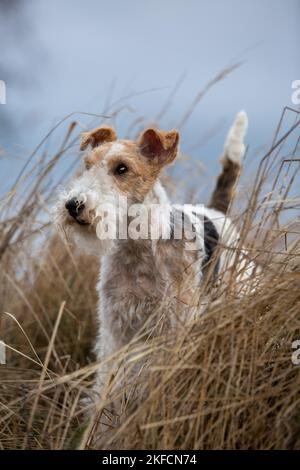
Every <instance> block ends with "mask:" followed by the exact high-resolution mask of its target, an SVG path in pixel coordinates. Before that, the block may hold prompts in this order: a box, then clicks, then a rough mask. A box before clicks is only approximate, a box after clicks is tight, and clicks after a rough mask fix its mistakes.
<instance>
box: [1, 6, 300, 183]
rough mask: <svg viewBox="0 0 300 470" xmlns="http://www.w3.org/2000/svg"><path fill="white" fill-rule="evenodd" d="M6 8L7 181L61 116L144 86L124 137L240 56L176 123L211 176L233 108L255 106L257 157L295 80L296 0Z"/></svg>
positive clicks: (175, 111)
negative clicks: (231, 69)
mask: <svg viewBox="0 0 300 470" xmlns="http://www.w3.org/2000/svg"><path fill="white" fill-rule="evenodd" d="M9 3H10V7H9ZM0 15H1V16H0V48H1V49H0V52H1V54H0V79H2V80H5V82H6V86H7V104H6V105H0V139H1V140H0V146H1V147H2V153H3V149H4V152H5V153H6V155H7V156H8V157H9V158H8V159H6V158H3V157H2V158H1V159H0V165H1V166H0V168H1V177H0V181H1V184H2V188H3V185H4V186H6V185H8V184H9V182H10V180H11V178H12V177H14V176H15V175H16V174H17V172H18V171H19V169H20V167H21V165H22V163H23V160H24V161H25V159H26V158H27V157H28V155H29V153H30V151H31V150H32V149H33V147H34V146H36V145H37V144H38V142H39V141H40V140H41V138H42V137H43V136H44V135H45V134H46V133H47V131H48V130H49V129H50V128H51V127H52V126H53V125H54V124H55V123H56V122H57V121H58V120H59V119H60V118H62V117H63V116H64V115H66V114H68V113H70V112H73V111H85V112H91V113H102V112H103V111H104V110H105V107H106V106H107V104H108V103H110V104H111V103H113V102H116V101H117V100H118V99H120V98H123V97H126V96H128V95H134V94H137V95H136V96H131V97H130V98H128V99H127V100H124V101H122V104H124V103H127V104H130V105H131V107H132V109H127V110H123V112H122V113H121V114H120V116H119V117H118V118H117V119H116V122H115V125H116V128H117V130H118V133H119V135H120V136H122V137H123V136H124V135H125V133H126V132H127V131H128V128H129V127H130V123H131V122H132V121H133V120H134V119H136V118H138V117H143V118H144V120H145V121H144V122H145V125H146V124H147V123H149V121H150V122H151V120H153V119H154V118H155V117H156V116H157V114H158V113H159V111H160V110H161V108H162V107H163V105H164V104H165V102H166V101H167V100H168V98H169V96H170V93H172V90H173V89H174V87H175V86H176V83H179V82H180V87H179V89H178V90H177V93H176V94H175V95H174V96H173V97H172V100H171V105H170V107H169V108H168V111H167V112H166V113H165V114H164V115H163V116H162V118H161V120H160V123H161V125H162V127H164V128H171V127H173V126H176V125H178V123H179V122H180V121H181V119H182V117H183V116H184V114H185V112H186V110H187V109H188V108H189V106H190V105H191V103H192V101H193V99H194V98H195V96H196V95H197V93H198V92H199V91H200V90H201V89H203V88H204V87H205V85H206V84H207V83H208V82H209V80H211V79H212V78H213V77H214V76H215V75H216V74H217V73H218V72H220V71H221V70H222V69H223V68H224V67H226V66H230V65H232V64H234V63H236V62H240V61H241V62H243V63H242V65H241V66H240V67H239V68H238V69H236V70H235V71H234V72H232V73H231V74H230V75H228V76H227V77H226V78H225V79H224V80H222V81H221V82H219V83H218V84H216V85H215V86H214V87H213V88H211V89H210V90H209V91H208V93H207V94H206V95H205V96H204V98H203V99H202V100H201V101H200V103H199V104H198V106H197V108H196V109H195V110H194V112H193V114H192V115H191V116H190V117H189V119H188V121H187V122H186V123H185V125H184V126H183V127H182V129H181V135H182V150H183V151H185V152H188V153H189V154H191V155H192V157H193V158H195V159H197V160H199V161H201V162H203V164H204V165H205V166H206V167H209V163H210V162H212V164H211V168H212V170H211V171H212V173H214V171H215V168H216V162H217V156H218V155H219V153H220V151H221V149H222V144H223V141H224V137H225V135H226V131H227V128H228V126H229V125H230V123H231V121H232V120H233V118H234V116H235V114H236V112H237V111H238V110H240V109H245V110H246V111H247V112H248V114H249V121H250V127H249V135H248V142H249V144H250V148H251V151H252V153H253V155H255V154H256V153H257V151H258V150H259V151H260V152H263V148H266V147H267V146H268V145H269V144H270V141H271V138H272V135H273V132H274V129H275V126H276V124H277V122H278V120H279V117H280V114H281V111H282V109H283V107H284V106H285V105H289V106H292V103H291V82H292V81H293V80H295V79H300V28H299V24H300V21H299V20H300V1H299V0H285V1H283V0H251V1H241V0H186V1H183V0H163V1H161V0H151V1H147V0H126V1H122V0H110V1H109V2H107V1H106V2H105V1H102V0H85V1H83V0H42V1H38V0H28V1H26V2H25V0H23V1H21V2H19V1H17V0H11V2H9V1H8V0H0ZM147 90H148V91H147ZM149 90H152V91H149ZM143 91H145V93H140V92H143ZM79 119H80V121H81V122H82V125H88V123H89V120H90V119H88V118H86V117H79ZM144 122H142V123H141V124H139V125H143V123H144ZM139 125H137V126H136V127H135V128H134V131H137V130H138V129H139ZM59 132H60V131H58V132H57V133H56V134H55V135H54V136H53V137H52V140H51V143H49V144H48V145H49V148H50V149H51V145H54V144H55V139H56V138H57V139H59V135H60V134H59ZM61 132H62V131H61Z"/></svg>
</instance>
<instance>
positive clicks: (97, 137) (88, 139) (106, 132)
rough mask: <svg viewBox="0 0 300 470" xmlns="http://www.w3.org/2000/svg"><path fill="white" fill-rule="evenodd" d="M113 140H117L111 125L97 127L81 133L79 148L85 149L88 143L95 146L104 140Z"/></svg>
mask: <svg viewBox="0 0 300 470" xmlns="http://www.w3.org/2000/svg"><path fill="white" fill-rule="evenodd" d="M114 140H117V134H116V133H115V131H114V129H113V128H112V127H109V126H101V127H97V128H96V129H93V130H92V131H88V132H83V134H82V135H81V142H80V150H85V149H86V148H87V146H88V145H90V146H91V147H92V148H95V147H98V146H99V145H101V144H104V143H105V142H113V141H114Z"/></svg>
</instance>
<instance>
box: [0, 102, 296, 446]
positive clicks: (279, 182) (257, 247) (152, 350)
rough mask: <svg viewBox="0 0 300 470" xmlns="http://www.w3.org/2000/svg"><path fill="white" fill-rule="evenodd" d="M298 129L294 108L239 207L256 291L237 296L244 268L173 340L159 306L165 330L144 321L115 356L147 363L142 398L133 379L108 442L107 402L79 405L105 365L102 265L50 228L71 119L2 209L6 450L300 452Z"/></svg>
mask: <svg viewBox="0 0 300 470" xmlns="http://www.w3.org/2000/svg"><path fill="white" fill-rule="evenodd" d="M291 116H292V118H293V119H294V121H293V123H292V124H291V125H290V126H289V128H288V129H287V130H286V131H285V130H284V126H285V123H286V118H287V117H289V118H290V117H291ZM299 124H300V120H299V114H298V113H297V112H295V111H293V110H289V109H287V110H285V111H284V113H283V119H282V120H281V122H280V125H279V127H278V129H277V131H276V134H275V137H274V142H273V144H272V147H271V149H270V151H269V152H268V153H267V154H266V155H265V157H264V158H263V159H262V161H261V164H260V166H259V169H258V171H257V175H256V178H255V181H253V183H252V184H251V190H249V191H248V200H247V201H246V203H245V204H244V207H241V206H239V205H238V206H236V207H233V208H232V214H233V216H235V215H237V217H236V220H237V223H238V224H239V227H240V230H241V234H242V240H241V243H244V244H246V246H247V249H248V251H247V255H248V256H249V258H251V259H254V260H256V261H257V262H259V263H260V264H261V265H262V269H263V276H262V279H260V283H259V287H258V289H257V291H255V292H254V293H253V292H252V293H249V294H247V295H245V296H241V297H238V296H237V295H236V283H237V273H236V268H235V269H233V270H232V272H231V276H230V279H229V281H228V283H227V285H226V288H225V289H224V285H223V286H222V288H221V290H222V292H218V297H220V295H222V302H220V301H216V300H215V292H211V293H210V294H209V295H210V298H209V302H208V307H207V312H206V314H205V315H204V316H202V317H201V318H199V319H198V320H197V321H194V322H192V323H190V324H189V325H185V326H183V325H179V326H178V328H177V329H176V330H175V331H174V330H173V331H169V332H166V331H164V329H163V328H161V326H162V325H163V308H158V311H157V312H156V315H157V325H158V327H157V329H156V331H155V332H154V331H151V332H150V331H149V330H147V327H145V330H144V332H142V333H141V335H143V341H139V339H138V338H137V339H135V340H134V341H133V342H132V344H131V345H130V346H129V347H128V348H126V349H124V350H123V351H120V353H119V356H118V360H119V362H120V364H121V362H122V361H123V362H124V361H129V362H130V361H131V362H130V363H131V364H134V362H135V361H137V360H138V358H139V357H141V356H143V357H144V358H146V357H148V358H149V367H148V369H147V371H143V372H142V373H141V374H140V375H139V376H138V377H137V378H136V381H137V382H139V385H138V386H139V393H138V394H135V393H132V392H133V390H134V386H135V385H136V384H134V386H133V385H132V384H129V385H128V387H127V393H126V399H125V398H124V394H123V401H122V414H121V417H120V419H119V420H118V422H117V423H116V424H115V427H114V428H113V429H112V430H111V432H110V433H109V434H108V435H107V436H106V437H105V438H104V439H103V436H102V438H101V444H100V441H99V436H98V434H97V432H96V431H95V427H94V426H93V425H94V419H96V418H97V419H98V418H99V417H101V416H103V414H104V413H105V411H104V409H103V408H105V405H106V403H99V404H98V411H99V413H98V416H95V415H94V416H93V420H89V419H87V418H86V417H85V415H84V405H83V404H82V403H80V402H79V400H80V398H81V397H82V396H83V395H84V391H85V390H86V389H87V387H89V385H90V384H91V382H92V380H93V374H94V371H95V368H96V367H97V366H96V365H95V362H94V360H95V358H94V356H93V351H92V345H93V341H94V335H95V331H96V325H95V305H96V294H95V283H96V279H97V271H98V262H97V260H95V259H92V258H88V257H86V256H83V255H78V254H77V253H76V252H75V251H74V249H73V248H72V247H70V246H68V245H67V244H66V243H64V242H63V241H62V240H61V239H60V238H59V237H58V236H57V235H55V234H53V232H52V230H51V227H49V224H48V218H47V217H46V216H45V213H46V211H47V207H48V206H49V200H50V199H51V195H52V194H53V192H54V190H55V188H56V184H57V181H56V183H53V181H52V179H51V178H52V174H53V173H55V171H56V166H57V165H59V164H60V163H61V162H62V161H65V155H66V153H67V152H68V149H72V145H73V143H74V142H76V138H74V140H73V141H72V140H71V138H72V134H73V132H74V130H75V128H76V126H75V124H71V126H70V128H69V130H68V132H67V135H66V138H65V139H64V140H63V142H62V145H61V147H60V148H59V149H58V151H57V153H56V154H55V155H54V156H53V157H52V158H51V159H50V160H49V159H48V160H47V159H46V157H45V156H43V157H42V158H41V159H40V160H38V161H37V162H36V163H34V164H32V161H33V159H34V158H35V155H36V154H34V155H33V156H32V159H31V166H30V164H28V167H27V168H26V169H24V171H23V172H22V174H21V175H20V178H19V179H18V181H17V182H16V184H15V185H14V187H13V188H12V191H11V192H10V193H9V194H8V195H7V197H6V198H4V200H3V201H2V208H1V217H2V218H1V224H0V256H1V270H0V292H1V297H0V312H1V316H0V326H1V339H3V340H4V341H5V343H6V344H7V365H5V366H4V365H2V366H0V375H1V382H0V448H2V449H15V448H30V449H40V448H43V449H45V448H47V449H62V448H64V449H66V448H97V447H98V446H99V445H101V446H103V447H109V448H111V447H116V448H127V449H133V448H134V449H136V448H147V449H161V448H166V449H167V448H169V449H173V448H176V449H245V448H247V449H249V448H255V449H274V448H277V449H278V448H284V449H287V448H300V437H299V436H300V432H299V431H300V374H299V367H300V366H296V365H293V363H292V361H291V355H292V352H293V350H292V347H291V345H292V341H294V340H295V339H300V273H299V257H300V246H299V223H298V216H297V207H299V202H300V199H299V177H298V170H299V150H298V144H299V138H298V136H299ZM39 151H40V148H39V149H37V153H38V152H39ZM297 152H298V154H297ZM297 155H298V157H297ZM72 165H73V161H72ZM66 173H67V174H69V173H70V169H69V168H68V169H67V171H66ZM61 175H62V176H61V179H62V181H64V179H65V174H64V172H61ZM13 208H14V210H13ZM290 214H291V215H290ZM160 307H161V306H160ZM162 307H163V306H162ZM145 338H146V339H145ZM120 373H121V372H120ZM111 387H113V382H112V384H111ZM117 393H119V392H118V391H115V390H114V389H112V391H111V397H112V396H114V395H115V394H117ZM111 397H110V398H108V400H109V399H111Z"/></svg>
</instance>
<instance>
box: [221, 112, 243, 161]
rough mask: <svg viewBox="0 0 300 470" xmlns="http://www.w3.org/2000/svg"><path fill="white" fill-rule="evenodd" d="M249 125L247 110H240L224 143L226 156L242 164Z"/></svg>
mask: <svg viewBox="0 0 300 470" xmlns="http://www.w3.org/2000/svg"><path fill="white" fill-rule="evenodd" d="M247 127H248V118H247V114H246V113H245V111H240V112H239V113H238V115H237V117H236V119H235V121H234V123H233V125H232V127H231V128H230V130H229V132H228V135H227V139H226V141H225V145H224V154H223V157H222V158H221V162H222V163H223V162H224V158H228V159H229V160H231V161H232V162H233V163H237V164H241V163H242V159H243V156H244V153H245V144H244V138H245V134H246V131H247Z"/></svg>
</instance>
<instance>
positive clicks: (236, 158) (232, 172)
mask: <svg viewBox="0 0 300 470" xmlns="http://www.w3.org/2000/svg"><path fill="white" fill-rule="evenodd" d="M247 126H248V118H247V114H246V113H245V112H244V111H240V112H239V113H238V115H237V117H236V119H235V121H234V123H233V125H232V127H231V128H230V130H229V132H228V135H227V139H226V142H225V145H224V153H223V155H222V157H221V160H220V161H221V163H222V167H223V169H222V173H221V174H220V175H219V177H218V179H217V184H216V187H215V190H214V192H213V194H212V197H211V200H210V203H209V205H208V207H211V208H213V209H217V210H218V211H221V212H223V213H224V214H226V212H227V210H228V207H229V204H230V202H231V201H232V199H233V196H234V189H235V184H236V182H237V179H238V177H239V175H240V172H241V169H242V161H243V157H244V153H245V144H244V137H245V134H246V130H247Z"/></svg>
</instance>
